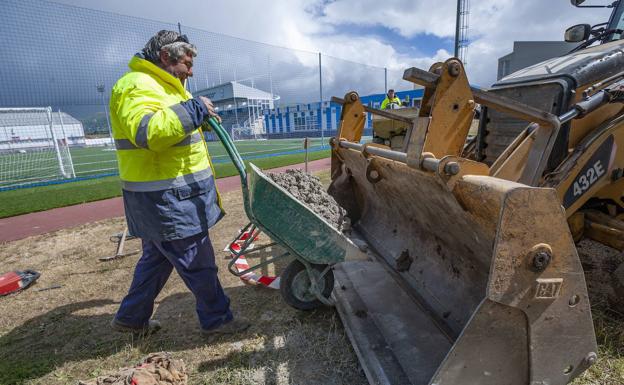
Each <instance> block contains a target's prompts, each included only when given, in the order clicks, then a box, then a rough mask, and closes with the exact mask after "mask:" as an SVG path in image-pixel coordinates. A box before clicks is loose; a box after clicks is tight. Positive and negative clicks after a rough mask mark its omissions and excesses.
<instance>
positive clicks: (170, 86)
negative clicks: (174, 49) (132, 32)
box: [110, 56, 213, 191]
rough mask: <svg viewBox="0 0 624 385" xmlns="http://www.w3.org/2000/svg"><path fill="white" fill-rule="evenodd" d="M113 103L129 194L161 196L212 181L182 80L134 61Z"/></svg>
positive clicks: (115, 90) (117, 87)
mask: <svg viewBox="0 0 624 385" xmlns="http://www.w3.org/2000/svg"><path fill="white" fill-rule="evenodd" d="M128 66H129V67H130V70H131V71H130V72H128V73H126V74H125V75H124V76H123V77H121V79H119V80H118V81H117V83H116V84H115V86H114V87H113V89H112V95H111V100H110V111H111V125H112V131H113V138H114V140H115V146H116V148H117V159H118V162H119V175H120V178H121V180H122V187H123V189H124V190H126V191H160V190H166V189H169V188H175V187H180V186H185V185H188V184H190V183H194V182H197V181H201V180H204V179H207V178H210V177H212V175H213V174H212V169H211V167H210V161H209V155H208V150H207V147H206V145H205V143H204V141H203V140H202V137H201V135H200V133H199V131H198V130H197V127H195V126H194V124H193V121H192V119H191V116H190V115H189V113H188V112H187V111H186V110H185V109H184V107H182V105H180V104H179V103H180V102H183V101H186V100H188V99H190V98H191V97H192V95H191V94H190V93H189V92H188V91H186V90H185V88H184V86H183V85H182V83H181V82H180V80H179V79H177V78H175V77H174V76H172V75H171V74H169V73H167V72H166V71H164V70H163V69H161V68H159V67H158V66H156V65H155V64H153V63H151V62H149V61H147V60H145V59H142V58H140V57H138V56H134V57H133V58H132V59H131V60H130V63H129V64H128Z"/></svg>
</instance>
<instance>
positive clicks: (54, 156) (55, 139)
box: [0, 107, 75, 191]
mask: <svg viewBox="0 0 624 385" xmlns="http://www.w3.org/2000/svg"><path fill="white" fill-rule="evenodd" d="M59 115H60V114H58V115H56V116H55V114H53V113H52V109H51V108H50V107H47V108H0V191H1V190H6V189H11V188H15V187H20V186H25V185H29V184H33V183H41V182H47V181H52V180H58V179H64V178H73V177H75V172H74V165H73V162H72V157H71V153H70V151H69V145H68V139H67V135H66V134H65V127H64V126H63V121H62V117H61V116H59Z"/></svg>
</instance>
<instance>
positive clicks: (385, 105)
mask: <svg viewBox="0 0 624 385" xmlns="http://www.w3.org/2000/svg"><path fill="white" fill-rule="evenodd" d="M398 107H401V99H399V98H398V97H397V96H396V95H395V93H394V90H393V89H392V88H391V89H389V90H388V93H387V94H386V98H385V99H384V100H383V102H381V109H382V110H385V109H391V108H398Z"/></svg>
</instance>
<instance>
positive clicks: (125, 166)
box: [110, 30, 249, 334]
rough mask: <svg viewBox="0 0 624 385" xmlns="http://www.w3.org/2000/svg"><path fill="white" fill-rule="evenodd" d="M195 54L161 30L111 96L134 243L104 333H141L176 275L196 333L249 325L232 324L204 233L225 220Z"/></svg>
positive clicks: (182, 39) (209, 108)
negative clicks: (189, 300)
mask: <svg viewBox="0 0 624 385" xmlns="http://www.w3.org/2000/svg"><path fill="white" fill-rule="evenodd" d="M196 55H197V49H196V48H195V46H193V45H192V44H190V43H189V41H188V39H187V37H186V36H185V35H180V34H178V33H177V32H174V31H165V30H163V31H160V32H158V33H157V34H156V35H155V36H153V37H152V38H151V39H150V40H149V41H148V42H147V44H146V45H145V48H143V50H142V51H141V52H140V53H138V54H136V55H135V56H134V57H133V58H132V59H131V60H130V63H129V64H128V66H129V67H130V72H128V73H126V74H125V75H124V76H122V77H121V78H120V79H119V80H118V81H117V83H116V84H115V86H114V87H113V89H112V95H111V100H110V112H111V124H112V130H113V137H114V140H115V146H116V148H117V160H118V162H119V175H120V178H121V182H122V189H123V200H124V208H125V212H126V220H127V222H128V229H129V231H130V233H131V234H133V235H135V236H137V237H139V238H141V240H142V242H143V255H142V256H141V258H140V259H139V261H138V263H137V265H136V268H135V271H134V277H133V280H132V283H131V285H130V289H129V291H128V294H127V295H126V297H125V298H124V299H123V301H122V303H121V305H120V307H119V310H118V311H117V314H116V316H115V318H114V319H113V321H112V326H113V327H114V328H115V329H117V330H120V331H131V332H135V333H140V334H145V333H150V332H153V331H156V330H158V329H160V323H158V321H156V320H152V319H151V316H152V312H153V307H154V300H155V299H156V296H157V295H158V293H159V292H160V290H161V289H162V287H163V286H164V284H165V282H167V279H168V278H169V275H170V274H171V271H172V270H173V269H174V268H175V269H176V271H177V272H178V274H180V276H181V277H182V279H183V280H184V283H185V284H186V286H187V287H188V288H189V289H190V290H191V291H192V292H193V294H194V295H195V298H196V302H197V306H196V310H197V315H198V317H199V321H200V324H201V328H202V331H203V332H204V334H214V333H234V332H238V331H242V330H244V329H246V328H247V327H248V326H249V323H248V322H246V321H244V320H242V319H239V318H236V319H235V318H234V317H233V316H232V312H231V311H230V301H229V299H228V297H227V296H226V295H225V293H224V292H223V289H222V287H221V284H220V282H219V278H218V276H217V267H216V265H215V256H214V250H213V248H212V244H211V242H210V239H209V238H208V229H209V228H210V227H212V226H213V225H214V224H215V223H216V222H217V221H219V219H221V217H222V216H223V215H224V212H223V209H222V208H221V204H220V199H219V195H218V193H217V189H216V184H215V178H214V174H213V170H212V167H211V162H210V157H209V154H208V148H207V146H206V143H205V141H204V140H203V135H202V133H201V130H200V129H198V128H199V127H200V126H201V124H202V122H203V121H204V120H205V119H207V118H208V117H210V116H217V114H216V113H215V110H214V107H213V105H212V103H211V101H210V100H209V99H207V98H204V97H199V98H193V97H192V95H191V94H190V93H189V92H188V91H186V89H185V81H186V79H187V78H188V77H190V76H193V58H194V57H195V56H196Z"/></svg>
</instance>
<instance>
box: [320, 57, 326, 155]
mask: <svg viewBox="0 0 624 385" xmlns="http://www.w3.org/2000/svg"><path fill="white" fill-rule="evenodd" d="M318 57H319V97H320V103H319V111H320V113H321V148H325V130H323V120H322V119H323V71H322V67H323V66H322V65H321V53H320V52H319V53H318Z"/></svg>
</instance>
